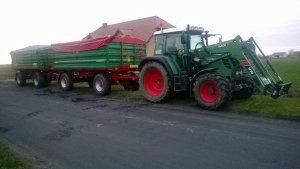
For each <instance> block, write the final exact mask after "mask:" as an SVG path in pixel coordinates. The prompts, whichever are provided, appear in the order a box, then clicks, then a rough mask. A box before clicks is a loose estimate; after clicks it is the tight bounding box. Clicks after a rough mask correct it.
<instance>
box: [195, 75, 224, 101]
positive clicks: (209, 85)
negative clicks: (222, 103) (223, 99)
mask: <svg viewBox="0 0 300 169" xmlns="http://www.w3.org/2000/svg"><path fill="white" fill-rule="evenodd" d="M199 92H200V97H201V98H202V100H203V101H205V102H207V103H213V102H215V101H216V100H217V99H218V97H219V94H220V93H219V88H218V86H217V84H216V83H215V82H213V81H208V80H207V81H204V82H203V83H201V84H200V86H199Z"/></svg>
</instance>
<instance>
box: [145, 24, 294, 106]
mask: <svg viewBox="0 0 300 169" xmlns="http://www.w3.org/2000/svg"><path fill="white" fill-rule="evenodd" d="M212 36H219V37H220V38H219V42H218V43H216V44H213V45H209V42H208V40H209V38H210V37H212ZM155 39H156V47H155V51H154V54H155V56H154V57H151V56H149V57H145V58H144V59H143V60H142V62H141V63H140V65H139V71H140V73H139V85H140V90H141V92H142V94H143V96H144V97H145V98H146V99H147V100H148V101H150V102H154V103H160V102H164V101H167V100H168V99H169V98H170V97H171V96H172V94H173V93H174V92H180V91H189V92H190V95H191V96H194V98H195V100H196V101H197V103H198V104H199V106H200V107H202V108H204V109H209V110H214V109H219V108H221V107H223V106H225V105H226V103H228V101H230V100H231V99H232V97H236V98H244V99H246V98H249V97H251V95H252V94H254V93H255V92H262V93H264V94H266V95H267V94H268V95H271V96H272V97H273V98H274V99H276V98H278V97H280V96H283V95H286V94H287V93H288V90H289V88H290V86H291V83H283V81H282V79H281V77H280V76H279V75H278V73H277V71H276V70H275V68H274V67H273V66H272V64H271V63H270V61H269V60H268V59H267V57H266V56H265V55H264V53H263V52H262V50H261V49H260V47H259V46H258V45H257V43H256V42H255V41H254V39H253V38H250V39H249V40H247V41H243V39H242V38H241V37H240V36H237V37H236V38H234V39H232V40H229V41H224V42H222V36H221V35H220V34H209V33H208V31H204V29H203V28H201V27H195V26H191V27H190V26H189V25H188V26H187V28H186V29H181V30H179V29H177V28H171V29H165V30H161V31H157V32H155Z"/></svg>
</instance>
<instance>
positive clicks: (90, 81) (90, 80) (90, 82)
mask: <svg viewBox="0 0 300 169" xmlns="http://www.w3.org/2000/svg"><path fill="white" fill-rule="evenodd" d="M88 85H89V87H90V88H93V79H92V78H91V79H89V80H88Z"/></svg>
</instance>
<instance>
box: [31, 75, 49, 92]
mask: <svg viewBox="0 0 300 169" xmlns="http://www.w3.org/2000/svg"><path fill="white" fill-rule="evenodd" d="M32 80H33V85H34V87H35V88H41V87H44V86H45V82H46V80H45V77H44V76H43V74H41V73H40V72H34V73H33V75H32Z"/></svg>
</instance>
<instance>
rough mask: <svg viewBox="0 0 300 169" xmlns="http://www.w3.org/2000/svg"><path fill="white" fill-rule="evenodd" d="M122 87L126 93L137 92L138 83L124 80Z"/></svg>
mask: <svg viewBox="0 0 300 169" xmlns="http://www.w3.org/2000/svg"><path fill="white" fill-rule="evenodd" d="M123 87H124V89H125V90H128V91H137V90H139V82H138V80H131V79H128V80H124V82H123Z"/></svg>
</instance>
